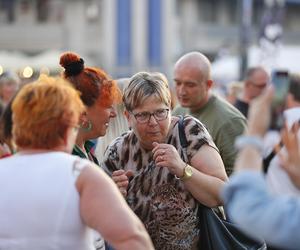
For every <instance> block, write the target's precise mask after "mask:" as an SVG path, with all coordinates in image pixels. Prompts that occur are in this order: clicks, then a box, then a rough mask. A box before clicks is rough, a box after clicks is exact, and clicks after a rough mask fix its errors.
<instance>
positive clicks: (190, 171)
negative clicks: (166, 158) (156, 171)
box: [180, 164, 193, 181]
mask: <svg viewBox="0 0 300 250" xmlns="http://www.w3.org/2000/svg"><path fill="white" fill-rule="evenodd" d="M192 176H193V168H192V167H191V166H190V165H189V164H186V165H185V167H184V169H183V176H182V177H180V180H182V181H186V180H188V179H190V178H191V177H192Z"/></svg>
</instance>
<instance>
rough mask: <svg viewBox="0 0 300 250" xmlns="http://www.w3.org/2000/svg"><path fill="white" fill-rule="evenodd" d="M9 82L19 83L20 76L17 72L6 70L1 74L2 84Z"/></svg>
mask: <svg viewBox="0 0 300 250" xmlns="http://www.w3.org/2000/svg"><path fill="white" fill-rule="evenodd" d="M9 83H13V84H19V83H20V78H19V77H18V75H17V74H16V73H14V72H12V71H5V72H3V73H2V74H1V75H0V85H5V84H9Z"/></svg>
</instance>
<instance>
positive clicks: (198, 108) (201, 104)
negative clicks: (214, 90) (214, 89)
mask: <svg viewBox="0 0 300 250" xmlns="http://www.w3.org/2000/svg"><path fill="white" fill-rule="evenodd" d="M210 98H211V94H209V95H207V97H206V98H205V99H204V100H203V101H201V102H200V103H198V104H197V106H194V107H190V108H189V109H190V112H191V113H196V112H197V111H198V110H200V109H201V108H203V107H204V106H205V105H206V104H207V103H208V101H209V100H210Z"/></svg>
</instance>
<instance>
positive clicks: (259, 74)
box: [234, 66, 270, 117]
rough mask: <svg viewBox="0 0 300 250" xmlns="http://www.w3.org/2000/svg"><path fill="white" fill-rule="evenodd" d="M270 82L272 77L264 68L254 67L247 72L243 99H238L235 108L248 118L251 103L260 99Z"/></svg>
mask: <svg viewBox="0 0 300 250" xmlns="http://www.w3.org/2000/svg"><path fill="white" fill-rule="evenodd" d="M269 82H270V76H269V74H268V72H267V71H266V70H265V69H264V68H263V67H260V66H259V67H252V68H249V69H248V70H247V72H246V77H245V80H244V90H243V93H242V96H241V98H238V99H237V101H236V102H235V103H234V106H235V107H236V108H237V109H238V110H239V111H241V112H242V114H243V115H244V116H245V117H248V109H249V104H250V103H251V101H252V100H253V99H254V98H256V97H258V96H259V95H260V94H261V93H262V91H263V90H264V89H265V88H266V86H267V85H268V84H269Z"/></svg>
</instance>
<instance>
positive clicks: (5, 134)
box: [0, 97, 16, 158]
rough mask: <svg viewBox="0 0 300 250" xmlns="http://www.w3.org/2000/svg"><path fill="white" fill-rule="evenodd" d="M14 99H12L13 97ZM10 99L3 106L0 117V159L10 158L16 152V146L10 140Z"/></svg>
mask: <svg viewBox="0 0 300 250" xmlns="http://www.w3.org/2000/svg"><path fill="white" fill-rule="evenodd" d="M13 99H14V97H13ZM13 99H11V100H10V101H9V102H8V104H7V105H6V106H5V108H4V111H3V113H2V115H1V117H0V155H1V156H0V158H2V157H7V156H11V155H12V153H14V152H15V151H16V146H15V144H14V142H13V140H12V110H11V105H12V102H13Z"/></svg>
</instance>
